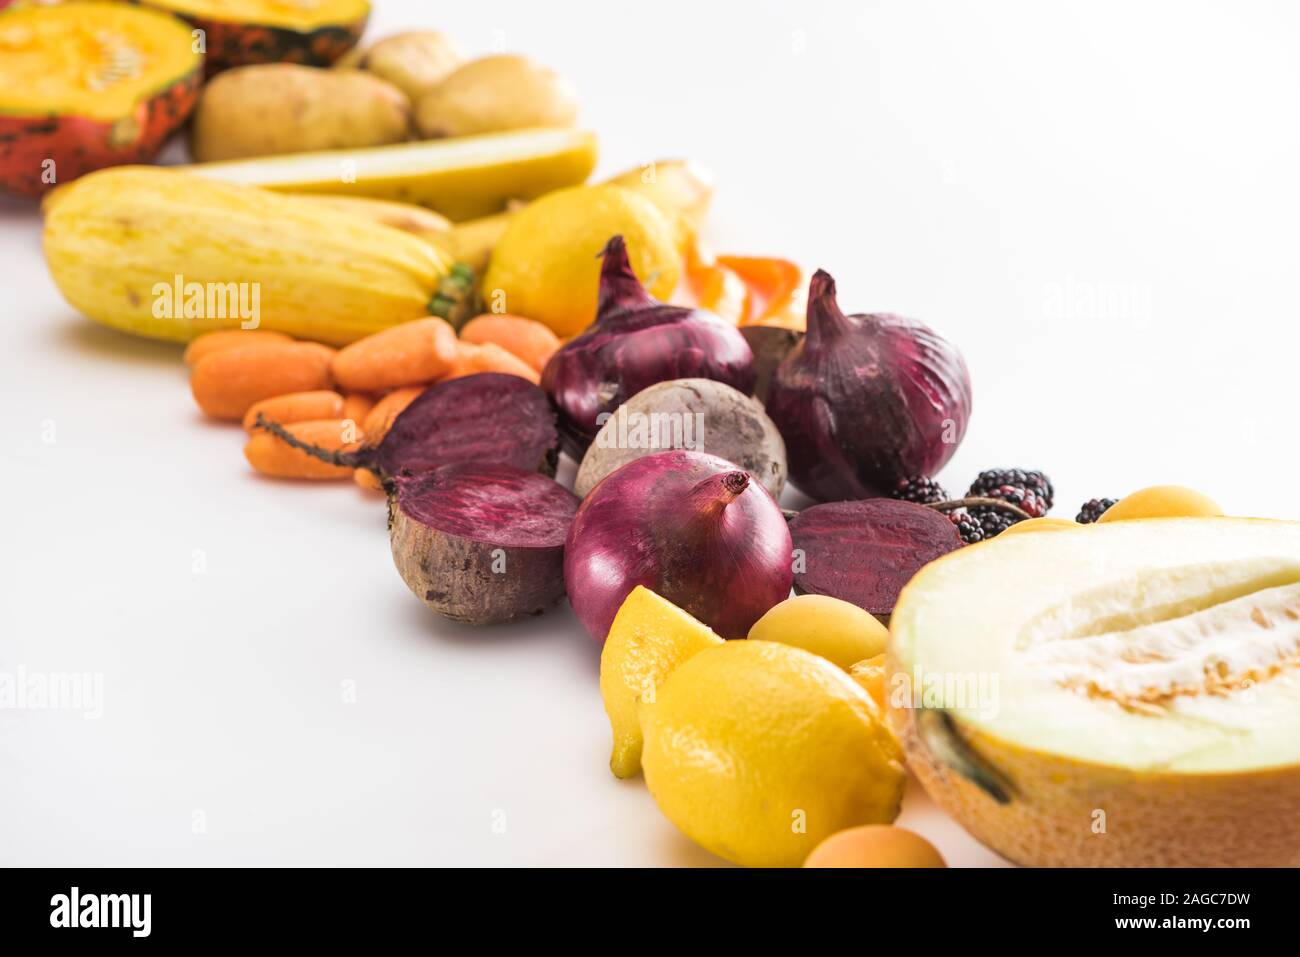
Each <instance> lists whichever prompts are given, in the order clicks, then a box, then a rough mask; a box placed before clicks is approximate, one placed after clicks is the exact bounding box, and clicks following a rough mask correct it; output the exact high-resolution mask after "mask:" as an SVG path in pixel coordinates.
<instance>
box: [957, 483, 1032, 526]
mask: <svg viewBox="0 0 1300 957" xmlns="http://www.w3.org/2000/svg"><path fill="white" fill-rule="evenodd" d="M981 497H983V498H997V499H1001V500H1002V501H1004V502H1010V503H1011V504H1012V505H1018V506H1019V507H1020V508H1022V509H1024V510H1025V511H1026V512H1028V513H1029V517H1030V518H1041V517H1042V516H1043V515H1045V514H1046V513H1047V502H1046V501H1045V500H1044V499H1043V497H1042V495H1041V494H1040V493H1039V492H1038V491H1037V490H1036V489H1032V488H1022V487H1019V486H1015V485H999V486H997V487H996V488H990V489H987V490H986V491H984V492H983V493H982V496H981ZM985 511H996V512H998V513H1000V514H1002V515H1010V513H1009V512H1007V511H1006V509H995V508H993V507H992V506H976V507H974V508H972V509H971V514H973V515H978V514H982V513H983V512H985ZM1011 517H1012V519H1015V518H1016V517H1015V516H1014V515H1012V516H1011Z"/></svg>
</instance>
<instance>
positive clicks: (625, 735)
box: [600, 585, 722, 778]
mask: <svg viewBox="0 0 1300 957" xmlns="http://www.w3.org/2000/svg"><path fill="white" fill-rule="evenodd" d="M720 644H722V639H721V638H719V637H718V636H717V635H715V634H714V633H713V630H712V629H711V628H709V626H708V625H706V624H704V623H703V622H699V621H696V620H695V619H694V618H693V617H691V615H689V614H688V613H687V612H684V611H682V610H681V609H680V608H678V607H677V606H676V605H674V604H673V603H672V602H670V601H668V599H666V598H661V597H660V596H659V595H657V594H655V593H654V592H652V591H651V590H650V589H649V588H646V587H645V586H643V585H637V586H636V588H634V589H632V592H631V593H630V594H629V595H628V596H627V598H625V599H623V604H621V605H619V608H618V614H617V615H615V616H614V623H613V624H612V625H610V626H609V635H608V636H607V637H606V638H605V647H604V649H602V651H601V653H600V695H601V697H602V698H603V699H604V701H605V713H606V714H607V715H609V724H610V728H611V729H612V730H613V732H614V748H613V752H612V753H611V755H610V759H609V767H610V770H611V771H613V772H614V776H615V777H619V778H630V777H634V776H635V775H636V773H637V772H638V771H640V770H641V740H642V739H641V721H640V717H639V716H638V714H637V702H638V701H640V700H641V699H642V698H646V699H653V697H654V695H655V691H656V690H657V689H658V687H659V685H661V684H663V682H664V679H665V678H667V677H668V675H669V674H670V673H671V672H672V670H673V669H674V668H676V667H677V666H678V665H679V664H681V663H682V662H683V661H685V660H686V659H687V658H690V657H691V656H692V655H695V654H698V653H699V652H701V651H703V650H704V649H705V648H711V647H713V646H715V645H720Z"/></svg>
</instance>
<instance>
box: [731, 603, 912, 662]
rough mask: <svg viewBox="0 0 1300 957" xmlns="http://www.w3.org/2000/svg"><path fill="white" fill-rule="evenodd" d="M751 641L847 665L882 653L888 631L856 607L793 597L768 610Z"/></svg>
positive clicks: (755, 623)
mask: <svg viewBox="0 0 1300 957" xmlns="http://www.w3.org/2000/svg"><path fill="white" fill-rule="evenodd" d="M748 637H749V639H750V640H751V641H774V642H776V643H777V644H781V645H793V646H794V647H795V648H802V649H804V650H805V651H811V652H812V653H813V654H815V655H821V656H822V657H823V658H825V659H826V660H828V661H830V662H832V663H833V664H836V665H839V666H840V667H841V668H844V669H846V670H847V669H848V668H849V666H850V665H853V664H856V663H857V662H859V661H862V660H863V659H864V658H871V657H873V656H875V655H878V654H880V653H881V652H883V651H884V650H885V642H886V641H888V640H889V629H888V628H886V627H885V626H884V625H882V624H881V623H880V622H879V621H877V620H876V619H875V618H873V617H872V616H871V615H870V614H868V613H867V612H866V611H863V610H862V609H861V608H859V607H858V606H857V605H853V604H850V603H849V602H847V601H841V600H840V599H838V598H831V597H829V596H827V595H797V596H795V597H794V598H787V599H786V600H785V601H783V602H781V603H780V604H778V605H774V606H773V607H771V608H769V609H768V611H767V614H765V615H764V616H763V617H762V618H760V619H758V621H756V622H754V626H753V627H752V628H750V629H749V636H748Z"/></svg>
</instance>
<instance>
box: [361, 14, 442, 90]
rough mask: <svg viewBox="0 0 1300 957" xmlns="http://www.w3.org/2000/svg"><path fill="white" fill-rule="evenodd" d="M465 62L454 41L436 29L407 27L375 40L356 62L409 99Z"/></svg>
mask: <svg viewBox="0 0 1300 957" xmlns="http://www.w3.org/2000/svg"><path fill="white" fill-rule="evenodd" d="M464 63H465V54H463V53H462V52H461V50H460V47H458V46H457V45H456V44H455V42H454V41H452V39H451V38H450V37H448V36H447V35H446V34H445V33H439V32H438V31H437V30H409V31H407V32H405V33H395V34H393V35H392V36H390V37H384V38H383V39H382V40H378V41H376V43H375V45H374V46H372V47H370V49H368V50H366V52H365V53H364V54H363V55H362V56H361V58H360V60H359V62H358V63H357V64H355V65H357V66H360V67H361V68H362V69H364V70H367V71H369V72H370V73H373V74H374V75H375V76H377V77H380V78H382V79H385V80H387V81H388V82H389V83H391V84H393V86H395V87H397V88H398V89H400V90H401V91H402V92H403V93H405V94H406V95H407V96H408V97H410V98H411V100H412V102H414V101H415V100H417V99H418V98H419V97H420V96H421V95H422V94H424V93H427V92H429V90H431V89H433V88H434V87H435V86H437V85H438V84H439V83H441V82H442V81H443V80H445V79H446V78H447V77H448V76H450V75H451V74H452V73H454V72H456V70H458V69H460V67H461V66H463V65H464Z"/></svg>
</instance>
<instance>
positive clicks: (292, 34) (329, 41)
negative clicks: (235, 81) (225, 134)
mask: <svg viewBox="0 0 1300 957" xmlns="http://www.w3.org/2000/svg"><path fill="white" fill-rule="evenodd" d="M137 2H140V3H143V4H144V5H145V6H150V7H156V8H158V9H160V10H167V11H169V12H171V13H175V14H177V15H178V16H181V17H183V18H184V19H185V20H187V21H188V22H189V23H191V24H193V25H194V26H195V27H197V28H198V29H200V30H202V31H203V33H204V42H205V45H206V47H207V65H208V75H209V76H211V75H212V74H213V73H216V72H218V71H219V70H225V69H228V68H229V67H232V66H245V65H247V64H249V63H304V64H307V65H308V66H329V65H330V64H331V63H333V62H334V61H335V60H337V59H338V58H339V57H341V56H343V54H345V53H347V52H348V51H349V50H350V49H352V48H353V47H354V46H356V44H357V41H358V40H360V39H361V33H362V31H363V30H365V28H366V20H367V19H368V18H369V16H370V3H369V2H368V0H137Z"/></svg>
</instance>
